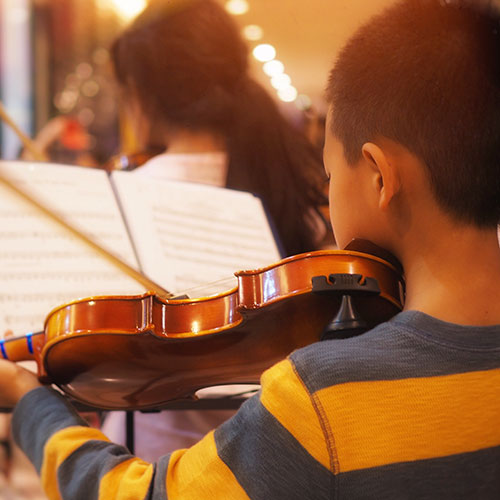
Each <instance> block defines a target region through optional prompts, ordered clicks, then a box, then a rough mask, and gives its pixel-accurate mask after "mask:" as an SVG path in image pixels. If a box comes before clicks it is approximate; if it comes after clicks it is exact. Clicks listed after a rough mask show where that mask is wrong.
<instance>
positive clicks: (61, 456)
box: [40, 427, 109, 500]
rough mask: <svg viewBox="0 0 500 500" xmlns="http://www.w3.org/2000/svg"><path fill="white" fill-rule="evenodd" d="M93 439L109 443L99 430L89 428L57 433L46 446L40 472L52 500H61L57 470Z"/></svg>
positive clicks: (44, 486) (74, 428)
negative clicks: (72, 454) (78, 449)
mask: <svg viewBox="0 0 500 500" xmlns="http://www.w3.org/2000/svg"><path fill="white" fill-rule="evenodd" d="M91 439H99V440H101V441H109V439H108V438H107V437H106V436H105V435H104V434H103V433H102V432H101V431H99V430H97V429H93V428H89V427H67V428H65V429H63V430H61V431H59V432H56V433H55V434H54V435H53V436H51V437H50V438H49V440H48V441H47V443H46V444H45V448H44V452H43V464H42V469H41V471H40V479H41V482H42V486H43V488H44V490H45V493H46V494H47V496H48V498H50V499H51V500H60V499H61V494H60V492H59V488H58V484H57V469H58V468H59V466H60V465H61V464H62V463H63V462H64V460H66V458H67V457H69V456H70V455H71V453H73V452H74V451H75V450H76V449H77V448H79V447H80V446H81V445H83V444H85V443H86V442H87V441H89V440H91Z"/></svg>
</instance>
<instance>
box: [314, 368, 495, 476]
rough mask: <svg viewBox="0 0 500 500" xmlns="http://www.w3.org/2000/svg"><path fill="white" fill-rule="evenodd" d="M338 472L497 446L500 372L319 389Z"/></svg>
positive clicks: (469, 373) (359, 383)
mask: <svg viewBox="0 0 500 500" xmlns="http://www.w3.org/2000/svg"><path fill="white" fill-rule="evenodd" d="M316 395H317V397H318V398H319V400H320V401H321V404H322V405H323V407H324V409H325V411H326V414H327V415H328V416H329V418H330V422H331V426H332V429H333V431H334V433H335V442H336V446H337V454H338V460H339V463H340V472H346V471H351V470H357V469H363V468H367V467H375V466H380V465H385V464H391V463H398V462H405V461H413V460H420V459H428V458H433V457H444V456H448V455H453V454H458V453H466V452H471V451H476V450H479V449H484V448H489V447H492V446H498V445H500V370H499V369H497V370H490V371H480V372H468V373H464V374H457V375H446V376H440V377H430V378H412V379H404V380H394V381H376V382H352V383H347V384H341V385H337V386H333V387H329V388H326V389H323V390H321V391H318V392H317V393H316Z"/></svg>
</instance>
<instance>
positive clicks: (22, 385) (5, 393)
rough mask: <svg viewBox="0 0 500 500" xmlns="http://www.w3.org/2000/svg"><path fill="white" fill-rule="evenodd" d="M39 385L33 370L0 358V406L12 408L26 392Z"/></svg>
mask: <svg viewBox="0 0 500 500" xmlns="http://www.w3.org/2000/svg"><path fill="white" fill-rule="evenodd" d="M40 385H41V384H40V382H39V381H38V378H37V376H36V375H35V374H34V373H33V372H30V371H29V370H26V368H23V367H22V366H19V365H16V364H15V363H12V362H11V361H6V360H4V359H0V408H13V407H14V406H15V405H16V404H17V402H18V401H19V400H20V399H21V398H22V397H23V396H24V395H25V394H26V393H27V392H29V391H31V389H35V388H36V387H40Z"/></svg>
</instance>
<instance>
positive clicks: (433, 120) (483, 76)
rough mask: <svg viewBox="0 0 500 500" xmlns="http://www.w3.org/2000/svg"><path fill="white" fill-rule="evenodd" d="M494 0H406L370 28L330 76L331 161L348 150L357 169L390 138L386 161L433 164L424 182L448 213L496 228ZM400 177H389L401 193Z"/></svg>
mask: <svg viewBox="0 0 500 500" xmlns="http://www.w3.org/2000/svg"><path fill="white" fill-rule="evenodd" d="M494 1H496V0H491V2H489V1H487V0H403V1H401V2H398V3H397V4H396V5H394V6H393V7H391V8H389V9H387V10H386V11H384V12H383V13H382V14H381V15H379V16H377V17H375V18H373V19H372V20H371V21H369V22H368V23H367V24H366V25H364V26H363V27H362V28H360V29H359V30H358V32H357V33H356V34H355V35H354V36H353V37H352V38H351V40H350V41H349V42H348V43H347V45H346V46H345V47H344V49H343V50H342V52H341V53H340V56H339V58H338V60H337V62H336V64H335V66H334V68H333V70H332V72H331V75H330V80H329V84H328V88H327V98H328V101H329V103H330V105H331V106H330V113H329V117H328V118H329V119H328V123H327V130H326V134H327V137H328V139H329V141H327V146H326V148H325V164H327V167H328V162H330V163H332V162H334V161H336V160H335V159H334V158H333V156H334V155H338V154H339V152H340V153H342V152H343V158H342V159H341V161H342V162H344V163H347V164H348V165H349V166H354V165H356V164H358V163H359V162H360V161H362V160H363V159H364V160H367V161H369V162H370V161H376V160H377V154H378V152H379V151H378V149H377V147H375V149H372V146H373V144H370V143H374V144H375V145H376V146H381V148H382V152H383V151H384V145H388V146H389V149H391V148H392V149H391V151H392V152H393V153H394V155H395V156H394V155H393V156H391V157H390V158H389V159H387V158H385V160H386V161H388V162H389V163H390V162H391V161H393V160H394V158H401V159H403V161H404V162H408V159H409V161H410V163H413V164H415V162H417V163H419V164H420V165H421V166H422V167H423V168H422V169H421V170H423V172H424V173H423V174H422V175H423V178H422V179H421V180H422V182H427V184H428V186H429V190H430V192H431V193H432V197H433V199H434V200H435V202H436V203H437V206H439V208H440V209H441V210H442V211H443V212H444V213H446V214H448V215H449V216H450V217H452V218H453V219H455V220H457V221H459V222H462V223H465V224H472V225H475V226H477V227H479V228H487V227H494V226H496V224H497V223H498V222H499V220H500V16H499V15H498V12H497V11H496V9H495V7H494V5H493V2H494ZM328 142H329V143H330V145H328ZM332 144H333V146H332ZM398 148H399V150H398ZM405 151H406V152H407V153H408V154H406V156H405V155H404V154H403V152H405ZM399 153H401V155H399V156H398V154H399ZM412 158H413V159H412ZM413 160H415V161H413ZM337 161H340V160H339V159H338V157H337ZM414 166H415V165H413V166H412V165H410V166H409V167H408V168H409V169H410V170H411V169H412V168H413V167H414ZM405 168H406V167H405ZM355 169H356V168H355V167H353V168H352V169H351V170H355ZM334 175H335V172H334ZM345 175H347V176H349V175H350V176H351V177H352V176H355V175H356V174H355V173H354V172H350V173H349V172H345ZM399 180H400V179H399V178H398V176H397V175H396V178H394V179H392V181H391V180H390V179H389V184H390V183H391V182H394V183H395V185H394V186H392V187H393V188H394V189H396V191H395V192H397V189H398V182H399ZM347 181H349V182H356V179H355V178H349V179H346V182H347ZM334 182H335V181H334ZM380 182H382V180H381V181H380ZM389 187H391V186H389ZM352 194H353V195H355V194H356V193H354V191H353V193H352ZM359 194H362V193H359ZM393 194H394V193H393ZM347 195H349V193H347ZM333 201H334V203H335V200H333ZM355 202H356V200H355V199H353V204H354V203H355ZM343 209H344V210H346V209H348V207H343ZM362 209H363V208H361V210H362ZM364 215H365V216H367V215H368V216H369V214H364ZM362 216H363V214H359V217H362ZM332 217H333V214H332ZM350 217H356V214H355V213H354V214H353V215H350ZM333 218H334V217H333ZM333 223H334V227H335V220H334V221H333ZM354 223H356V221H354ZM348 236H356V235H355V234H354V235H348ZM361 236H364V237H366V236H367V235H366V234H364V235H361ZM368 236H369V235H368ZM341 239H342V238H341ZM346 242H347V241H344V242H341V243H340V244H344V243H346ZM382 243H383V242H382Z"/></svg>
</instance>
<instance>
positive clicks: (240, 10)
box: [226, 0, 248, 16]
mask: <svg viewBox="0 0 500 500" xmlns="http://www.w3.org/2000/svg"><path fill="white" fill-rule="evenodd" d="M226 10H227V11H228V12H229V13H230V14H233V15H234V16H241V15H242V14H246V13H247V12H248V2H247V1H246V0H229V2H227V3H226Z"/></svg>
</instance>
